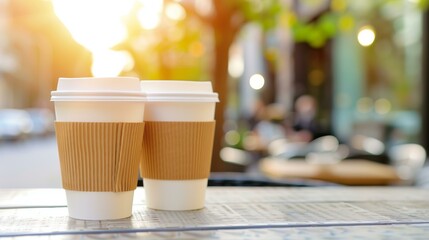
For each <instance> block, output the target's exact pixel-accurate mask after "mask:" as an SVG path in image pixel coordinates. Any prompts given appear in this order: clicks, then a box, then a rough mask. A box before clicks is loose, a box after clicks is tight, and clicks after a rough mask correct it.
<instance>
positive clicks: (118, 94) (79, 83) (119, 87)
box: [51, 77, 146, 101]
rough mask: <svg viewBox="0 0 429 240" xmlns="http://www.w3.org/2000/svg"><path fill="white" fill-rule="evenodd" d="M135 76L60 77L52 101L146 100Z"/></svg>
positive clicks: (52, 93)
mask: <svg viewBox="0 0 429 240" xmlns="http://www.w3.org/2000/svg"><path fill="white" fill-rule="evenodd" d="M140 88H141V87H140V80H139V79H138V78H134V77H105V78H104V77H103V78H101V77H99V78H92V77H87V78H60V79H59V81H58V86H57V91H52V92H51V101H146V94H145V93H144V92H142V91H141V89H140Z"/></svg>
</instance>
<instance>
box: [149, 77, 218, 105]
mask: <svg viewBox="0 0 429 240" xmlns="http://www.w3.org/2000/svg"><path fill="white" fill-rule="evenodd" d="M141 89H142V91H143V92H145V93H146V94H147V100H148V101H150V102H151V101H153V102H171V101H174V102H219V98H218V94H217V93H214V92H213V88H212V85H211V82H208V81H204V82H202V81H199V82H197V81H179V80H156V81H152V80H143V81H141Z"/></svg>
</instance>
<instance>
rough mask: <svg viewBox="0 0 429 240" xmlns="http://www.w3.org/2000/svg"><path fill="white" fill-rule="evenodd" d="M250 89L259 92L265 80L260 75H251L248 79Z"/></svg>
mask: <svg viewBox="0 0 429 240" xmlns="http://www.w3.org/2000/svg"><path fill="white" fill-rule="evenodd" d="M249 84H250V87H251V88H253V89H255V90H259V89H261V88H263V87H264V84H265V79H264V77H263V76H262V75H261V74H253V75H252V76H251V77H250V79H249Z"/></svg>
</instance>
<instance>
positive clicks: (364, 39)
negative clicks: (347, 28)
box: [357, 26, 375, 47]
mask: <svg viewBox="0 0 429 240" xmlns="http://www.w3.org/2000/svg"><path fill="white" fill-rule="evenodd" d="M357 38H358V42H359V44H360V45H362V46H364V47H368V46H370V45H371V44H372V43H373V42H374V40H375V32H374V30H373V29H372V28H371V27H369V26H365V27H363V28H361V29H360V30H359V33H358V36H357Z"/></svg>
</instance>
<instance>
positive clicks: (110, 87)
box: [51, 77, 146, 220]
mask: <svg viewBox="0 0 429 240" xmlns="http://www.w3.org/2000/svg"><path fill="white" fill-rule="evenodd" d="M51 101H53V102H54V106H55V115H56V132H57V142H58V149H59V154H60V162H61V172H62V180H63V186H64V188H65V189H66V196H67V205H68V211H69V216H70V217H72V218H76V219H85V220H107V219H120V218H125V217H129V216H131V212H132V201H133V195H134V189H135V188H136V184H137V178H138V176H137V172H138V162H139V159H137V160H135V159H136V157H137V158H139V157H140V156H139V152H140V151H141V140H140V139H141V138H142V136H143V135H142V134H143V126H142V125H143V124H144V123H143V118H144V106H145V104H144V102H145V101H146V97H145V94H144V93H142V92H141V89H140V81H139V79H137V78H131V77H112V78H60V79H59V82H58V87H57V90H56V91H53V92H51ZM139 144H140V147H139V146H138V145H139ZM77 148H79V149H77ZM136 152H137V156H136V154H135V153H136ZM133 159H134V160H133ZM132 161H134V162H132ZM118 166H119V167H118ZM100 167H102V168H103V169H100ZM118 179H119V180H118Z"/></svg>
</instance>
